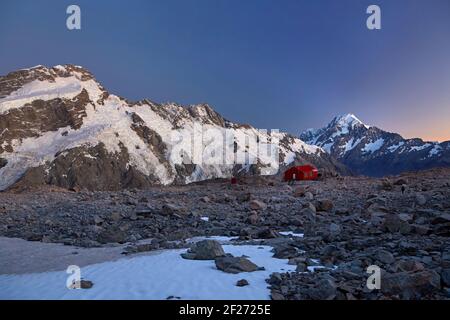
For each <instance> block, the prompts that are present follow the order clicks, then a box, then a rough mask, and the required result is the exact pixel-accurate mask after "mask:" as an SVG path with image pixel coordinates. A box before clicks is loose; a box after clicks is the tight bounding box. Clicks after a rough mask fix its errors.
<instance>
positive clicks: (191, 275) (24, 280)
mask: <svg viewBox="0 0 450 320" xmlns="http://www.w3.org/2000/svg"><path fill="white" fill-rule="evenodd" d="M223 248H224V250H225V252H227V253H231V254H233V255H234V256H242V255H246V256H248V257H249V259H250V260H251V261H253V262H254V263H255V264H257V265H258V266H260V267H265V269H266V270H264V271H255V272H250V273H239V274H228V273H225V272H222V271H220V270H217V268H216V267H215V264H214V261H195V260H186V259H183V258H181V256H180V254H181V253H182V252H185V250H168V251H163V252H161V253H160V254H155V255H150V256H141V257H136V258H131V259H122V260H118V261H114V262H105V263H100V264H95V265H90V266H86V267H83V268H82V269H81V276H82V278H83V279H85V280H90V281H92V282H93V283H94V286H93V287H92V288H91V289H85V290H83V289H80V290H73V289H72V290H70V289H67V288H66V281H67V277H68V276H69V275H68V274H67V273H66V272H65V270H64V271H58V272H46V273H34V274H25V275H2V276H0V288H1V289H2V290H1V291H0V299H127V300H132V299H156V300H163V299H167V298H168V297H169V296H174V297H180V298H181V299H193V300H197V299H225V300H229V299H242V300H254V299H269V294H270V292H269V289H268V284H267V283H266V281H265V280H266V279H268V278H269V277H270V274H271V273H273V272H293V271H294V270H295V266H291V265H288V264H287V262H288V261H287V260H284V259H275V258H272V255H273V253H272V252H271V249H272V248H271V247H268V246H250V245H242V246H233V245H224V246H223ZM240 279H246V280H247V281H248V282H249V283H250V285H248V286H245V287H237V286H236V282H237V281H238V280H240Z"/></svg>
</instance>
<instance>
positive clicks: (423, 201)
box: [415, 193, 427, 206]
mask: <svg viewBox="0 0 450 320" xmlns="http://www.w3.org/2000/svg"><path fill="white" fill-rule="evenodd" d="M415 201H416V204H418V205H419V206H423V205H425V204H426V203H427V198H425V196H424V195H423V194H420V193H418V194H416V197H415Z"/></svg>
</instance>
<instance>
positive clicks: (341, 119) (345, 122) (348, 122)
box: [328, 113, 369, 129]
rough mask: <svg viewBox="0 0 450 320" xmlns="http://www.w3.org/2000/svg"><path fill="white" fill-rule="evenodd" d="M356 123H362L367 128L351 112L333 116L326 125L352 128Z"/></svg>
mask: <svg viewBox="0 0 450 320" xmlns="http://www.w3.org/2000/svg"><path fill="white" fill-rule="evenodd" d="M356 125H363V126H364V127H366V128H367V129H368V128H369V126H367V125H365V124H364V123H363V122H362V121H361V120H359V119H358V118H357V117H356V116H355V115H354V114H353V113H348V114H345V115H340V116H337V117H335V118H334V119H333V120H332V121H331V122H330V124H329V125H328V126H329V127H332V126H341V127H347V128H349V127H351V128H353V127H354V126H356Z"/></svg>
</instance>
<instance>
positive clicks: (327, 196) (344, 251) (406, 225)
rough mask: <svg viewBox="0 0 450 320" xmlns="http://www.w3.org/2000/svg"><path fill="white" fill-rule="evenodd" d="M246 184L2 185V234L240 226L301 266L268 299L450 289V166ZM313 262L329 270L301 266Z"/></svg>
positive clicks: (92, 235)
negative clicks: (373, 281) (371, 284)
mask: <svg viewBox="0 0 450 320" xmlns="http://www.w3.org/2000/svg"><path fill="white" fill-rule="evenodd" d="M241 182H242V183H241V184H239V185H230V184H229V182H228V181H220V180H218V181H209V182H202V183H198V184H191V185H187V186H170V187H151V188H149V189H147V190H134V189H133V190H125V191H117V192H90V191H83V190H77V192H74V191H67V190H64V189H58V188H52V189H50V188H48V187H46V188H42V189H34V190H28V191H26V192H22V193H14V192H11V191H9V192H3V193H0V236H6V237H19V238H24V239H27V240H33V241H43V242H58V243H64V244H70V245H76V246H83V247H93V246H101V245H104V244H110V243H129V244H128V248H127V250H126V251H125V253H126V254H133V253H137V252H142V251H150V250H158V249H166V248H187V247H189V244H188V243H187V242H186V241H184V240H186V239H187V238H190V237H193V236H205V235H222V236H236V237H238V238H239V240H237V241H235V243H237V244H239V243H246V244H256V245H270V246H273V247H274V249H273V252H274V257H276V258H281V259H289V263H290V264H292V265H295V266H296V268H297V272H293V273H284V274H273V275H272V277H271V278H270V279H269V280H268V284H269V285H270V286H271V292H272V298H273V299H444V298H449V297H450V240H449V235H450V170H448V169H434V170H430V171H426V172H420V173H414V174H403V175H401V176H395V177H390V178H385V179H375V178H363V177H358V178H356V177H344V178H327V179H325V180H323V181H312V182H302V183H299V184H297V185H295V186H288V185H286V184H284V183H281V182H279V181H278V180H276V179H274V178H262V177H257V178H256V177H255V178H250V177H248V178H246V179H245V180H242V181H241ZM201 217H208V218H209V221H204V220H202V219H201ZM281 231H293V232H296V233H304V234H305V236H304V237H303V238H299V237H290V236H282V235H281V234H280V232H281ZM141 239H148V240H147V242H146V243H144V244H143V243H138V240H141ZM176 240H177V241H176ZM216 249H217V248H216ZM196 252H197V251H195V250H194V253H196ZM230 258H231V257H227V256H226V255H225V256H224V255H223V254H222V253H221V252H220V250H219V251H217V254H216V255H215V256H214V258H213V259H215V260H216V265H217V266H218V267H219V266H220V267H221V268H223V269H226V266H227V265H228V263H230V262H232V263H235V262H239V261H237V260H236V259H239V258H234V259H230ZM316 259H317V260H316ZM231 260H233V261H231ZM234 260H236V261H234ZM245 265H246V266H251V265H250V264H247V263H246V264H245ZM317 265H321V266H323V267H324V268H316V269H315V271H314V272H311V271H308V269H309V270H310V269H311V267H314V266H317ZM370 265H378V266H379V267H380V268H381V269H382V279H381V290H373V291H370V290H368V289H367V287H366V280H367V278H368V276H369V274H368V273H366V268H367V267H368V266H370ZM250 269H252V268H250Z"/></svg>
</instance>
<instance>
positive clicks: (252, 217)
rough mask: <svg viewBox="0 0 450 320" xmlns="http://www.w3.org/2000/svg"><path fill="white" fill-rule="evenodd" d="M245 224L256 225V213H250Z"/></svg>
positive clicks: (257, 219) (257, 217)
mask: <svg viewBox="0 0 450 320" xmlns="http://www.w3.org/2000/svg"><path fill="white" fill-rule="evenodd" d="M247 222H248V223H250V224H252V225H257V224H258V223H259V216H258V214H257V213H252V214H251V215H249V216H248V218H247Z"/></svg>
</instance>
